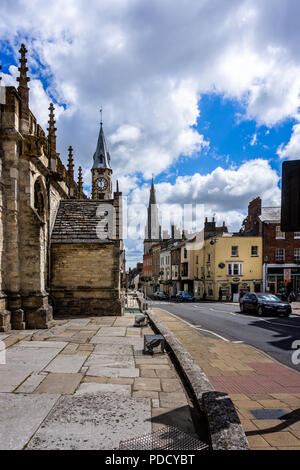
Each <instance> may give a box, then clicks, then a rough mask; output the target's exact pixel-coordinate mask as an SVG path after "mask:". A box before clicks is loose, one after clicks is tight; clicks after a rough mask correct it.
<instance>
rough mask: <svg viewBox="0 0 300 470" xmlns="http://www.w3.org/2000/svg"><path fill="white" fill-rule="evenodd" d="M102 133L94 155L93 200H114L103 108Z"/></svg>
mask: <svg viewBox="0 0 300 470" xmlns="http://www.w3.org/2000/svg"><path fill="white" fill-rule="evenodd" d="M100 112H101V122H100V131H99V136H98V142H97V147H96V151H95V153H94V157H93V159H94V164H93V168H92V199H111V198H112V182H111V177H112V169H111V167H110V155H109V152H108V150H107V145H106V141H105V137H104V131H103V122H102V108H101V109H100Z"/></svg>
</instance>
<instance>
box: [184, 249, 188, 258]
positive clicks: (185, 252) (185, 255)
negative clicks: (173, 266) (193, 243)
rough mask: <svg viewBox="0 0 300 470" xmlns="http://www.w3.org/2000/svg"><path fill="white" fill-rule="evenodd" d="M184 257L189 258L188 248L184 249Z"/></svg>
mask: <svg viewBox="0 0 300 470" xmlns="http://www.w3.org/2000/svg"><path fill="white" fill-rule="evenodd" d="M184 258H185V259H186V258H187V249H186V248H185V249H184Z"/></svg>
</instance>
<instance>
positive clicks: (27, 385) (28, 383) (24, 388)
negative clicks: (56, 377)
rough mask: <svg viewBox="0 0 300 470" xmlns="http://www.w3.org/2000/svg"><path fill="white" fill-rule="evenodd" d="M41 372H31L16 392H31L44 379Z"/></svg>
mask: <svg viewBox="0 0 300 470" xmlns="http://www.w3.org/2000/svg"><path fill="white" fill-rule="evenodd" d="M44 378H45V375H43V374H36V373H34V374H31V375H30V376H29V377H28V378H27V379H26V380H25V382H23V383H22V384H21V385H20V386H19V387H18V388H17V390H16V393H33V392H34V391H35V389H36V388H37V387H38V386H39V385H40V383H41V382H42V381H43V380H44Z"/></svg>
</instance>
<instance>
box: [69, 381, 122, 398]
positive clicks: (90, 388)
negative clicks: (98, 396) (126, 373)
mask: <svg viewBox="0 0 300 470" xmlns="http://www.w3.org/2000/svg"><path fill="white" fill-rule="evenodd" d="M95 392H97V393H98V392H101V393H112V394H117V395H125V396H127V397H130V394H131V386H130V385H123V384H111V383H105V384H100V383H96V382H89V383H86V382H85V383H82V384H81V385H80V386H79V388H78V390H77V391H76V393H75V395H82V394H84V393H95Z"/></svg>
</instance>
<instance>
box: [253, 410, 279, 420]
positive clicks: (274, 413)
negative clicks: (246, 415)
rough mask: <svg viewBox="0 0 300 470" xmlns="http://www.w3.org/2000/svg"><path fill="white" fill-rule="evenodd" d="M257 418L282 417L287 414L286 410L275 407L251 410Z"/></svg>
mask: <svg viewBox="0 0 300 470" xmlns="http://www.w3.org/2000/svg"><path fill="white" fill-rule="evenodd" d="M249 411H250V412H251V413H252V414H253V416H254V417H255V418H256V419H282V418H283V417H284V416H285V415H286V411H284V410H279V409H275V408H270V409H267V410H262V409H260V410H249Z"/></svg>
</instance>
